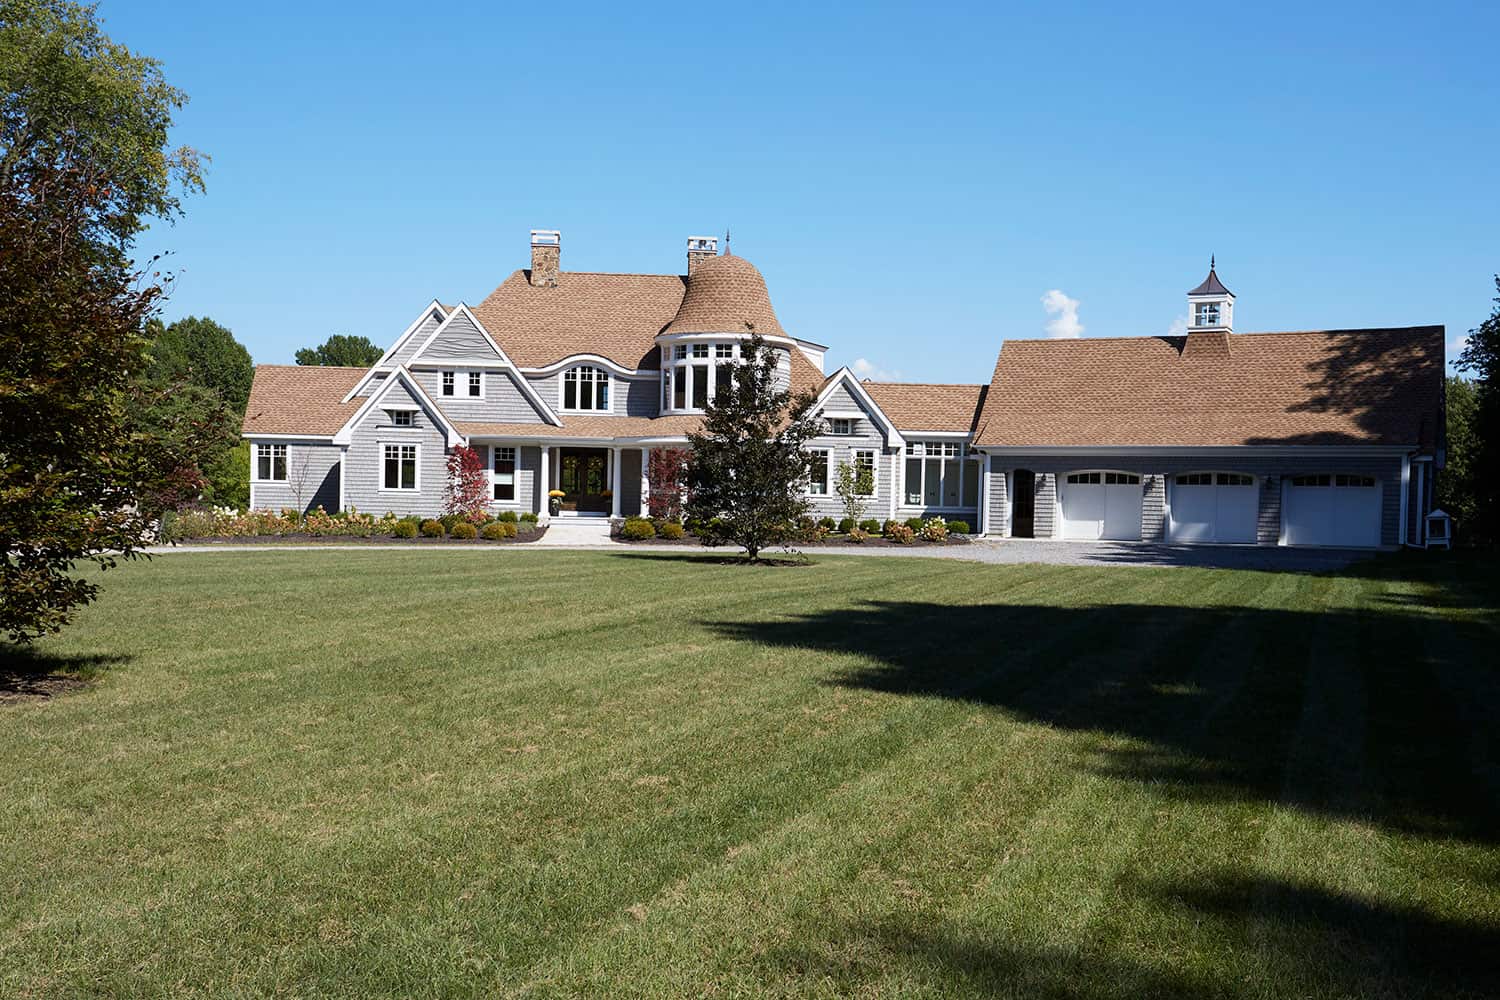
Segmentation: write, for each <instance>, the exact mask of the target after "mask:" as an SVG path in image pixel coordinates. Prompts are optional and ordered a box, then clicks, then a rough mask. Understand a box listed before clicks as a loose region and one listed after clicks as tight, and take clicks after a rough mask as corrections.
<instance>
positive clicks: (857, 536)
mask: <svg viewBox="0 0 1500 1000" xmlns="http://www.w3.org/2000/svg"><path fill="white" fill-rule="evenodd" d="M828 520H829V519H828V518H811V517H806V518H803V519H802V520H801V522H799V523H798V524H797V525H796V526H795V527H789V528H787V529H786V531H785V534H784V537H783V538H782V541H781V543H780V544H781V546H782V547H783V548H789V549H790V548H795V547H797V546H803V545H806V546H818V547H838V546H845V545H856V546H871V545H874V546H881V545H902V546H909V545H916V546H933V545H967V544H969V542H970V538H969V537H967V536H968V532H967V530H964V529H967V528H968V525H967V524H965V523H964V522H962V521H957V522H954V521H948V522H944V521H943V519H942V518H941V517H930V518H927V519H926V520H925V521H923V520H921V519H915V518H914V519H913V520H914V521H915V522H916V524H917V525H918V527H917V528H915V529H913V528H911V527H909V526H908V525H907V524H905V523H902V522H897V521H888V522H886V524H885V525H883V526H882V525H881V524H880V523H879V522H878V521H877V522H872V521H869V520H866V521H863V522H861V525H865V526H871V527H872V530H866V528H865V527H862V526H856V527H854V528H853V529H852V530H850V531H831V530H829V529H828V526H827V525H826V524H825V523H824V522H825V521H828ZM698 527H699V526H698V525H696V524H693V523H692V522H691V521H688V522H680V521H673V520H667V519H665V518H649V517H626V518H619V519H615V520H613V521H612V522H611V525H610V535H611V536H612V537H614V538H616V539H618V540H620V541H622V542H627V543H630V544H634V545H699V544H702V534H701V533H700V531H698V530H695V529H697V528H698Z"/></svg>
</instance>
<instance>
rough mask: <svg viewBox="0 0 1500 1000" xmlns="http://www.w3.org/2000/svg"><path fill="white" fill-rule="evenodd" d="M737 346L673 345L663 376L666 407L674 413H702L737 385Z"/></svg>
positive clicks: (663, 397)
mask: <svg viewBox="0 0 1500 1000" xmlns="http://www.w3.org/2000/svg"><path fill="white" fill-rule="evenodd" d="M738 357H739V347H738V345H736V344H732V343H728V344H719V343H713V344H710V343H700V344H673V345H672V355H671V360H670V363H666V370H665V371H664V372H663V374H662V405H663V407H664V408H666V409H672V410H702V409H705V408H706V407H707V406H708V403H709V400H711V399H715V398H717V396H718V394H719V393H721V392H724V391H726V390H728V389H729V388H730V387H731V386H732V385H733V383H734V378H733V375H732V374H731V372H732V366H733V365H734V363H735V361H736V360H738Z"/></svg>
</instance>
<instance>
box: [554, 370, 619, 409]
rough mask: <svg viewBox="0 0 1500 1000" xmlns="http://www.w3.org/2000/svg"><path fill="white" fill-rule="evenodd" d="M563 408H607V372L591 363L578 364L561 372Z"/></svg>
mask: <svg viewBox="0 0 1500 1000" xmlns="http://www.w3.org/2000/svg"><path fill="white" fill-rule="evenodd" d="M562 405H563V409H565V410H607V409H609V372H607V371H605V370H604V369H603V368H595V367H594V366H592V365H578V366H577V367H575V368H569V369H568V370H567V371H565V372H563V398H562Z"/></svg>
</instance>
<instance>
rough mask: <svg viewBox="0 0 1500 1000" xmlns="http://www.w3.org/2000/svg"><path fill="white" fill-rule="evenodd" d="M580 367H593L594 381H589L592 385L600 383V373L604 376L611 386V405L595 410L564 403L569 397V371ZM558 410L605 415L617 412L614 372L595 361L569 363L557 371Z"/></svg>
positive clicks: (561, 411) (559, 411)
mask: <svg viewBox="0 0 1500 1000" xmlns="http://www.w3.org/2000/svg"><path fill="white" fill-rule="evenodd" d="M580 368H592V369H593V370H594V373H595V374H594V381H593V382H590V383H589V385H590V386H596V385H598V384H599V382H598V379H599V376H600V375H603V376H604V381H605V383H606V384H607V385H608V386H609V390H608V392H609V406H607V407H605V408H604V409H602V410H595V409H587V410H585V409H581V408H579V407H576V406H573V407H569V406H565V405H563V400H565V399H566V398H567V396H566V395H565V393H566V392H567V387H566V385H565V383H566V382H567V379H568V373H569V372H574V371H577V370H578V369H580ZM578 384H579V385H582V384H583V383H582V382H581V381H580V382H579V383H578ZM557 412H558V413H602V414H604V415H605V416H608V415H609V414H612V413H614V412H615V378H614V374H613V373H612V372H611V371H610V370H609V369H608V368H605V367H604V366H602V365H597V364H593V363H589V362H585V363H582V364H576V365H569V366H568V367H567V368H564V369H563V370H562V371H560V372H558V373H557Z"/></svg>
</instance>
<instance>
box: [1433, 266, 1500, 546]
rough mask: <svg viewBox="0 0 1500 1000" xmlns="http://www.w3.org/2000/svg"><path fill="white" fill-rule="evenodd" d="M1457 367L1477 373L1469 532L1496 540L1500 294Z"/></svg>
mask: <svg viewBox="0 0 1500 1000" xmlns="http://www.w3.org/2000/svg"><path fill="white" fill-rule="evenodd" d="M1495 291H1496V292H1497V293H1500V275H1496V276H1495ZM1454 367H1456V368H1458V369H1459V370H1460V371H1467V372H1473V373H1474V389H1475V399H1474V403H1475V407H1474V419H1473V423H1472V425H1471V426H1472V428H1473V435H1474V441H1473V446H1472V462H1473V469H1474V474H1473V476H1472V477H1471V482H1472V483H1473V494H1474V513H1473V516H1472V523H1471V525H1470V527H1469V530H1468V535H1469V537H1470V538H1471V539H1474V540H1477V541H1486V542H1493V541H1495V540H1496V539H1497V538H1500V294H1497V295H1496V298H1495V299H1494V308H1493V309H1492V310H1491V311H1490V316H1489V318H1488V319H1486V320H1485V321H1484V322H1483V323H1481V324H1479V326H1478V327H1477V328H1475V329H1473V330H1470V331H1469V340H1468V342H1467V343H1466V344H1465V345H1464V349H1463V351H1462V352H1461V353H1460V354H1459V356H1458V360H1457V361H1455V362H1454ZM1439 482H1441V477H1439ZM1449 513H1452V512H1451V511H1450V512H1449Z"/></svg>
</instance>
